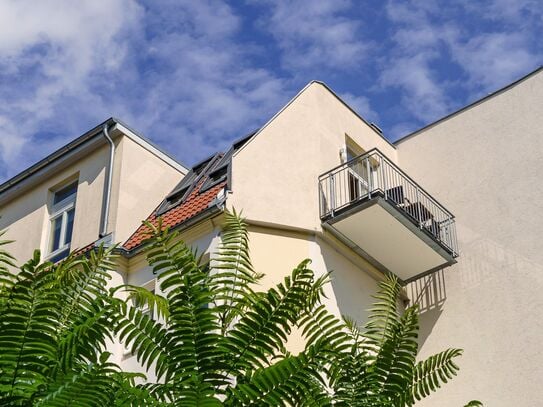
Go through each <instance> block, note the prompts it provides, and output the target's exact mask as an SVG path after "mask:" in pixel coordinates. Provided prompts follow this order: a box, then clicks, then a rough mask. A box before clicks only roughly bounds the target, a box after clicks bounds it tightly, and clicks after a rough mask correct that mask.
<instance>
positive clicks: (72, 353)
mask: <svg viewBox="0 0 543 407" xmlns="http://www.w3.org/2000/svg"><path fill="white" fill-rule="evenodd" d="M86 305H87V309H81V310H80V311H79V312H78V314H77V317H76V318H73V320H72V321H71V324H70V328H69V329H63V330H62V335H61V336H60V337H59V341H58V349H59V356H58V358H59V365H60V367H61V368H62V369H63V371H64V372H67V371H69V370H70V369H72V368H73V367H74V366H75V365H76V364H77V363H81V362H84V363H96V362H97V361H98V358H99V356H100V354H101V352H102V351H103V350H104V349H105V348H106V347H107V340H110V341H112V340H113V333H112V328H111V325H112V324H111V320H112V312H113V310H112V309H111V307H110V306H109V304H108V301H107V297H104V296H100V297H98V298H95V299H94V300H93V301H92V302H91V303H89V304H86Z"/></svg>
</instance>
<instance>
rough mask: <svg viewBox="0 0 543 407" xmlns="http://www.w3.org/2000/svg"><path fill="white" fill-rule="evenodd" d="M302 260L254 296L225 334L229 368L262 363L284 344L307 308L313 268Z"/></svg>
mask: <svg viewBox="0 0 543 407" xmlns="http://www.w3.org/2000/svg"><path fill="white" fill-rule="evenodd" d="M308 263H309V260H305V261H303V262H302V263H300V265H299V266H298V267H297V268H295V269H294V270H293V271H292V274H291V275H290V276H287V277H285V279H284V281H283V282H282V283H280V284H278V285H277V286H276V287H275V288H271V289H269V290H268V292H267V293H266V294H265V295H263V296H259V297H258V298H256V299H255V302H254V303H253V304H252V305H251V307H250V308H249V309H247V310H246V311H245V312H244V314H243V316H241V318H240V319H239V321H237V323H236V324H235V326H233V327H232V328H231V329H230V330H229V331H228V332H227V333H226V336H225V341H224V343H223V346H224V348H225V352H226V353H227V354H228V355H230V361H229V371H230V372H239V371H244V370H245V369H253V368H254V367H258V366H263V364H265V363H267V361H268V358H269V357H272V356H273V355H274V354H275V352H277V351H278V350H281V349H282V348H283V344H284V343H285V342H286V341H287V337H288V334H290V332H291V329H292V327H294V326H296V324H297V322H298V319H299V318H300V316H301V314H302V311H303V310H304V309H306V305H307V302H306V294H307V292H308V291H309V290H310V289H311V284H312V282H313V271H311V270H310V269H309V268H308V267H307V265H308Z"/></svg>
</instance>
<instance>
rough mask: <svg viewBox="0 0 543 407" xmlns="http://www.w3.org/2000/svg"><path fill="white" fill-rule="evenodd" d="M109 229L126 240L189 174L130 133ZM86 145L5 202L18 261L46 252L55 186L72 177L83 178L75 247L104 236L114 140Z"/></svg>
mask: <svg viewBox="0 0 543 407" xmlns="http://www.w3.org/2000/svg"><path fill="white" fill-rule="evenodd" d="M114 141H115V145H116V152H115V165H114V170H113V182H112V193H111V201H110V215H109V222H108V228H107V231H108V232H112V231H114V232H115V233H114V239H115V241H116V242H123V241H125V240H126V239H127V238H128V237H129V236H130V235H131V234H132V233H133V232H134V231H135V230H136V228H137V227H138V226H139V225H140V223H141V221H142V220H143V219H145V218H147V216H148V215H149V214H150V213H151V212H152V210H153V209H155V208H156V207H157V205H158V204H159V203H160V202H161V201H162V200H163V199H164V197H165V196H166V195H167V194H168V192H170V191H171V190H172V188H173V187H174V186H175V185H176V184H177V183H178V182H179V181H180V180H181V179H182V177H183V176H184V175H183V173H181V172H180V171H179V169H176V168H173V167H172V166H171V165H170V164H168V163H166V162H165V161H164V160H162V159H161V158H159V157H157V156H156V155H154V154H153V153H151V152H149V151H148V150H146V149H145V148H144V147H142V146H141V145H139V144H137V143H136V142H135V141H133V140H131V139H130V138H128V137H126V136H123V135H118V136H116V137H115V139H114ZM86 148H87V150H86V151H84V152H82V153H81V154H79V155H78V157H76V158H74V159H71V161H70V164H67V165H62V166H60V167H59V168H60V169H59V170H57V171H55V172H52V173H51V174H44V175H43V176H42V181H40V182H38V183H36V184H35V185H32V186H31V187H28V189H27V190H26V192H23V193H21V194H20V195H18V196H16V197H15V198H13V199H11V200H10V201H8V202H6V203H4V204H2V205H0V216H1V218H0V230H3V229H8V232H7V234H6V235H5V236H4V238H6V239H10V240H15V241H16V243H14V244H12V245H11V247H10V249H11V251H12V253H13V254H14V255H15V256H16V258H17V259H18V260H19V261H26V260H27V259H29V258H30V257H31V256H32V252H33V250H34V249H36V248H39V249H41V250H42V253H44V254H47V249H48V247H47V246H48V242H49V235H48V234H49V206H48V205H49V203H50V201H51V199H52V192H51V190H52V189H54V188H55V187H57V186H58V184H59V183H62V182H64V181H65V180H67V179H71V178H73V179H78V181H79V185H78V190H77V198H76V205H75V219H74V229H73V238H72V244H71V248H72V250H73V249H77V248H81V247H84V246H86V245H88V244H90V243H92V242H94V241H96V240H97V239H98V237H99V233H100V229H101V215H102V205H103V196H104V183H105V178H106V172H107V170H106V168H107V166H108V164H109V154H110V150H109V145H106V143H105V140H103V141H100V142H94V143H92V144H90V145H89V146H87V147H86Z"/></svg>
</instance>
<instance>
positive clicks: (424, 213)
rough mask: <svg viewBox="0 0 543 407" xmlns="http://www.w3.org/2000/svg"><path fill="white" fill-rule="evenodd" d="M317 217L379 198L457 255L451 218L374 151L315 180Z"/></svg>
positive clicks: (419, 188) (332, 215) (433, 200)
mask: <svg viewBox="0 0 543 407" xmlns="http://www.w3.org/2000/svg"><path fill="white" fill-rule="evenodd" d="M319 193H320V215H321V219H323V220H324V219H329V218H332V217H334V216H335V215H337V214H338V213H340V212H342V211H343V210H346V209H347V208H350V207H351V205H353V204H355V203H358V202H363V201H366V200H369V199H372V198H376V197H378V196H379V197H382V198H384V199H385V200H386V201H387V202H389V203H390V204H391V205H393V206H394V207H396V208H397V209H398V210H399V211H401V212H402V213H403V214H404V215H405V216H407V218H409V219H410V220H411V221H412V222H413V223H414V224H415V225H416V226H418V227H419V228H420V229H421V230H424V231H425V232H426V233H429V234H430V235H431V236H432V237H433V238H434V239H435V240H436V241H437V242H439V243H440V244H441V245H442V246H444V248H445V249H447V250H448V251H449V252H450V253H451V254H452V255H453V256H454V257H456V256H457V255H458V244H457V239H456V227H455V221H454V216H453V214H452V213H451V212H449V211H448V210H447V209H445V207H444V206H443V205H441V204H440V203H439V202H437V201H436V200H435V199H434V198H432V196H431V195H430V194H429V193H427V192H426V191H425V190H424V189H423V188H422V187H421V186H420V185H418V184H417V183H416V182H415V181H413V180H412V179H411V178H410V177H409V176H408V175H407V174H406V173H405V172H403V171H402V170H401V169H400V168H399V167H398V166H397V165H396V164H394V163H393V162H392V161H390V160H389V159H388V158H387V157H386V156H385V155H383V153H381V152H380V151H379V150H377V149H373V150H370V151H368V152H367V153H365V154H362V155H360V156H358V157H355V158H353V159H352V160H350V161H348V162H346V163H345V164H342V165H339V166H337V167H335V168H333V169H332V170H330V171H328V172H326V173H325V174H322V175H321V176H320V177H319Z"/></svg>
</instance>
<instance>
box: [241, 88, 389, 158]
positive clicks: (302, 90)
mask: <svg viewBox="0 0 543 407" xmlns="http://www.w3.org/2000/svg"><path fill="white" fill-rule="evenodd" d="M313 84H317V85H320V86H322V87H324V88H325V89H326V90H327V91H328V92H330V93H331V94H332V95H333V96H334V97H335V98H336V99H337V100H339V101H340V102H341V103H342V104H343V105H344V106H345V107H346V108H347V109H349V110H350V111H351V112H352V113H353V114H354V115H355V116H356V117H358V118H359V119H360V120H362V122H364V123H365V124H366V125H367V126H368V127H370V128H371V129H372V130H373V131H374V132H375V134H377V135H378V136H379V137H381V138H382V139H383V140H385V141H386V142H387V143H388V144H389V145H390V146H391V147H392V148H394V149H395V148H396V146H395V145H394V144H393V143H391V142H390V141H389V140H388V139H387V138H386V137H385V136H384V135H383V134H382V133H379V132H378V131H377V130H376V129H375V128H374V127H373V126H372V125H371V123H369V122H368V121H367V120H366V119H364V118H363V117H362V116H361V115H360V114H358V113H357V112H356V111H355V110H354V109H353V108H352V107H351V106H349V104H348V103H347V102H345V101H344V100H343V99H342V98H341V97H340V96H339V95H338V94H337V93H336V92H334V91H333V90H332V88H330V87H329V86H328V85H327V84H325V83H324V82H322V81H318V80H315V79H313V80H311V81H309V82H308V83H307V84H306V85H305V86H304V87H303V88H302V89H301V90H300V91H298V93H296V95H294V97H292V98H291V99H290V100H289V101H288V102H287V103H286V104H285V105H283V107H282V108H281V109H279V110H278V111H277V112H276V113H275V114H274V115H273V116H272V117H271V118H270V119H269V120H268V121H267V122H266V123H264V125H263V126H262V127H260V128H259V129H258V130H257V131H256V132H255V133H254V134H253V135H252V136H251V137H250V138H249V140H247V142H246V143H245V144H244V145H243V146H242V147H240V148H239V150H237V151H236V152H235V153H234V154H233V157H235V156H237V155H238V153H239V152H240V151H242V150H243V149H244V148H245V147H246V146H247V145H248V144H249V143H250V142H251V141H253V140H254V139H255V137H257V136H258V135H259V134H260V133H262V131H264V130H265V129H266V128H267V127H268V126H269V125H270V124H271V123H272V122H273V121H274V120H275V119H276V118H277V117H278V116H279V115H280V114H281V113H283V112H284V111H285V110H286V109H287V108H288V107H289V106H290V105H291V104H292V103H294V101H295V100H296V99H298V97H300V95H301V94H302V93H304V92H305V91H306V90H307V89H308V88H309V87H310V86H311V85H313Z"/></svg>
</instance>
